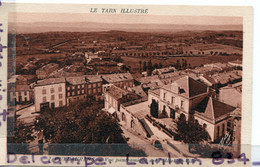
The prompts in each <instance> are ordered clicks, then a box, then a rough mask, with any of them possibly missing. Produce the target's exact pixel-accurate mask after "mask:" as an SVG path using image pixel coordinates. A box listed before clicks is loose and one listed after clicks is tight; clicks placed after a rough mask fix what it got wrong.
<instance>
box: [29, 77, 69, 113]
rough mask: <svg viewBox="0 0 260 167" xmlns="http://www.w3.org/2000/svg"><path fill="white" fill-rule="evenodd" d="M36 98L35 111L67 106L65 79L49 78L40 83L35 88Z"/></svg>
mask: <svg viewBox="0 0 260 167" xmlns="http://www.w3.org/2000/svg"><path fill="white" fill-rule="evenodd" d="M34 97H35V98H34V103H35V111H44V110H45V109H54V108H58V107H63V106H65V105H66V82H65V78H49V79H45V80H40V81H38V82H37V84H36V85H35V87H34Z"/></svg>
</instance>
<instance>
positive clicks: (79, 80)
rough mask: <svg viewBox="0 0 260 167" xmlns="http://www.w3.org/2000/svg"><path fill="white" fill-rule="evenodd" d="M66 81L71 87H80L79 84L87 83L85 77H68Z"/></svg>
mask: <svg viewBox="0 0 260 167" xmlns="http://www.w3.org/2000/svg"><path fill="white" fill-rule="evenodd" d="M66 81H67V82H68V83H69V84H71V85H79V84H85V83H87V82H86V79H85V76H76V77H67V78H66Z"/></svg>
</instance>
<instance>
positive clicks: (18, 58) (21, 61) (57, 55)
mask: <svg viewBox="0 0 260 167" xmlns="http://www.w3.org/2000/svg"><path fill="white" fill-rule="evenodd" d="M63 56H65V54H64V53H51V54H35V55H21V56H16V63H19V64H26V63H27V62H28V59H29V58H33V57H34V58H36V59H51V58H53V59H55V58H56V59H60V58H62V57H63Z"/></svg>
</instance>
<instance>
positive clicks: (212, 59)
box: [121, 56, 242, 70]
mask: <svg viewBox="0 0 260 167" xmlns="http://www.w3.org/2000/svg"><path fill="white" fill-rule="evenodd" d="M121 58H122V59H123V62H124V63H125V65H126V66H127V67H128V66H131V67H132V70H139V67H140V64H139V61H142V62H144V61H146V62H148V61H149V60H150V59H149V58H136V57H125V56H124V57H121ZM181 59H186V60H187V64H191V67H197V66H200V65H201V64H203V65H204V64H209V63H216V62H221V63H227V62H229V61H233V60H242V56H204V57H168V58H167V60H162V59H157V58H153V59H151V60H152V64H155V63H157V64H159V63H162V65H163V67H167V66H170V65H175V63H176V61H177V60H180V62H181Z"/></svg>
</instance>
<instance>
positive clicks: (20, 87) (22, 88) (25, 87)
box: [15, 85, 30, 91]
mask: <svg viewBox="0 0 260 167" xmlns="http://www.w3.org/2000/svg"><path fill="white" fill-rule="evenodd" d="M29 90H30V88H29V86H28V85H15V91H29Z"/></svg>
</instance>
